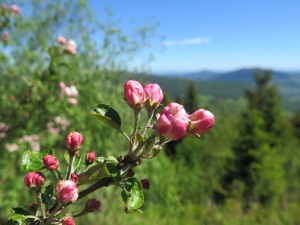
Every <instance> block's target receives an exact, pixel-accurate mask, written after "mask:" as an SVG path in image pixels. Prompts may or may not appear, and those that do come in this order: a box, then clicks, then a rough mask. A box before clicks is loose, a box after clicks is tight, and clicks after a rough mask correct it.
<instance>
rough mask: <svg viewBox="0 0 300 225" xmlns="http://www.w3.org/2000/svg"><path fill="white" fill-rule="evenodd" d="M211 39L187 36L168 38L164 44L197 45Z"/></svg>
mask: <svg viewBox="0 0 300 225" xmlns="http://www.w3.org/2000/svg"><path fill="white" fill-rule="evenodd" d="M210 41H211V40H210V38H208V37H201V38H188V39H183V40H169V41H165V42H164V46H166V47H169V46H175V45H199V44H205V43H209V42H210Z"/></svg>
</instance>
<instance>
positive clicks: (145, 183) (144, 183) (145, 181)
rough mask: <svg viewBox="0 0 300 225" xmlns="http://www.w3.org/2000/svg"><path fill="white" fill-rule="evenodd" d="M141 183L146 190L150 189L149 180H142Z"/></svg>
mask: <svg viewBox="0 0 300 225" xmlns="http://www.w3.org/2000/svg"><path fill="white" fill-rule="evenodd" d="M141 183H142V188H144V189H145V190H149V189H150V182H149V180H148V179H143V180H141Z"/></svg>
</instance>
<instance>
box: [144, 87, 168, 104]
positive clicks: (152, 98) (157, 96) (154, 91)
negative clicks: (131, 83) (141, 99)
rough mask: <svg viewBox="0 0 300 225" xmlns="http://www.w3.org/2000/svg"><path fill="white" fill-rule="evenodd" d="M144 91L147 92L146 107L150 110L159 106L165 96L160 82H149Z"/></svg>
mask: <svg viewBox="0 0 300 225" xmlns="http://www.w3.org/2000/svg"><path fill="white" fill-rule="evenodd" d="M144 91H145V94H146V104H145V106H146V108H147V109H149V110H150V109H155V108H157V107H158V106H159V104H160V103H161V101H162V100H163V98H164V94H163V92H162V90H161V88H160V86H159V85H158V84H147V85H146V86H145V87H144Z"/></svg>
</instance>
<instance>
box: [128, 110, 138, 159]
mask: <svg viewBox="0 0 300 225" xmlns="http://www.w3.org/2000/svg"><path fill="white" fill-rule="evenodd" d="M140 112H141V110H140V109H136V110H134V128H133V132H132V136H131V142H130V149H129V154H131V153H132V152H133V150H134V148H135V141H136V132H137V128H138V124H139V121H140V116H141V114H140Z"/></svg>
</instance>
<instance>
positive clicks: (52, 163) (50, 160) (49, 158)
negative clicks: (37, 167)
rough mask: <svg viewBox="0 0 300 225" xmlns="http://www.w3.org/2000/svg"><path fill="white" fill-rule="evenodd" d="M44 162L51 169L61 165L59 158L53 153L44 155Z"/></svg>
mask: <svg viewBox="0 0 300 225" xmlns="http://www.w3.org/2000/svg"><path fill="white" fill-rule="evenodd" d="M43 163H44V165H45V167H46V168H47V169H49V170H56V169H57V167H58V166H59V163H58V160H57V158H55V157H54V156H53V155H45V156H44V157H43Z"/></svg>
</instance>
